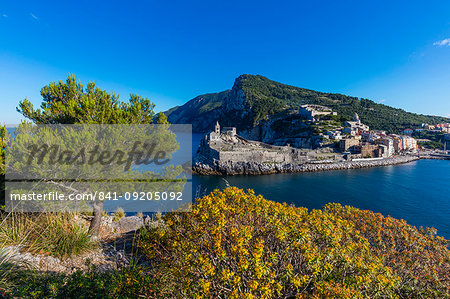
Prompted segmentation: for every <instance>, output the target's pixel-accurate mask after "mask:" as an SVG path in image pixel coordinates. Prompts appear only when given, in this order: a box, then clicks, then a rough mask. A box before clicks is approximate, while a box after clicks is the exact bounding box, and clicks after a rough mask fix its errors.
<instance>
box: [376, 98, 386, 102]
mask: <svg viewBox="0 0 450 299" xmlns="http://www.w3.org/2000/svg"><path fill="white" fill-rule="evenodd" d="M378 102H380V103H384V102H386V100H384V99H383V100H379V101H378Z"/></svg>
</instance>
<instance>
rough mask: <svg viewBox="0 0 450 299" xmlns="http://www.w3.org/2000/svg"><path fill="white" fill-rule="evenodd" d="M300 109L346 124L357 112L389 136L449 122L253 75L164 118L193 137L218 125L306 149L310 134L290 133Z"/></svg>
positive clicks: (303, 132)
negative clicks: (313, 107)
mask: <svg viewBox="0 0 450 299" xmlns="http://www.w3.org/2000/svg"><path fill="white" fill-rule="evenodd" d="M302 104H317V105H323V106H328V107H330V108H331V109H332V110H333V111H336V112H337V113H338V115H339V116H340V117H341V118H342V119H341V120H345V119H350V118H351V117H352V116H353V115H354V114H355V112H356V113H358V114H359V116H360V118H361V121H362V122H363V123H365V124H367V125H369V126H370V127H371V128H372V129H376V130H386V131H388V132H392V133H398V132H399V131H400V130H401V129H404V128H405V127H407V126H415V125H419V124H421V123H438V122H444V121H445V122H450V119H448V118H444V117H438V116H427V115H421V114H415V113H410V112H406V111H404V110H402V109H397V108H393V107H389V106H386V105H383V104H379V103H375V102H374V101H371V100H368V99H363V98H361V99H359V98H356V97H351V96H346V95H342V94H333V93H324V92H318V91H314V90H309V89H304V88H299V87H295V86H290V85H286V84H282V83H279V82H275V81H272V80H269V79H267V78H265V77H263V76H254V75H241V76H239V77H238V78H236V80H235V82H234V85H233V87H232V89H230V90H226V91H222V92H219V93H212V94H205V95H201V96H198V97H196V98H194V99H192V100H190V101H188V102H187V103H186V104H184V105H182V106H177V107H174V108H172V109H170V110H168V111H166V112H165V113H166V115H167V116H168V120H169V122H171V123H190V124H192V125H193V130H194V132H201V133H206V132H209V131H211V129H212V128H213V127H214V124H215V122H216V121H219V122H220V124H221V125H222V126H233V127H237V129H238V133H239V134H240V135H241V136H243V137H246V138H248V139H254V140H259V141H263V142H268V143H274V144H280V143H283V142H284V143H292V144H294V143H297V144H305V145H308V144H309V145H311V144H314V143H315V142H316V141H315V140H312V139H311V136H313V132H312V131H311V130H309V131H308V130H307V129H306V128H302V126H301V125H300V126H299V125H297V126H295V129H296V130H291V131H290V129H293V127H294V126H293V123H294V122H297V121H298V119H296V118H295V117H293V114H292V113H290V112H293V111H295V109H297V108H298V106H299V105H302ZM299 128H300V130H297V129H299Z"/></svg>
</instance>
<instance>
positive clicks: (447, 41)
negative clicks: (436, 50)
mask: <svg viewBox="0 0 450 299" xmlns="http://www.w3.org/2000/svg"><path fill="white" fill-rule="evenodd" d="M433 46H438V47H450V38H446V39H443V40H438V41H437V42H434V43H433Z"/></svg>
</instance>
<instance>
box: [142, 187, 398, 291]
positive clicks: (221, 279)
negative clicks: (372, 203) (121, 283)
mask: <svg viewBox="0 0 450 299" xmlns="http://www.w3.org/2000/svg"><path fill="white" fill-rule="evenodd" d="M338 208H339V206H337V205H336V206H330V207H328V208H325V209H324V210H313V211H311V212H308V211H307V209H306V208H296V207H294V206H288V205H286V204H281V203H276V202H273V201H268V200H265V199H264V198H263V197H262V196H260V195H255V194H254V192H253V191H252V190H248V191H244V190H241V189H238V188H234V187H231V188H227V189H225V190H223V191H219V190H215V191H214V192H212V193H211V194H209V195H207V196H204V197H203V198H200V199H197V200H196V204H195V205H194V206H193V207H192V212H191V213H168V214H166V215H165V216H164V217H163V219H164V221H165V226H160V227H155V228H148V229H147V231H146V233H145V234H143V235H142V237H141V240H140V247H141V249H142V251H143V252H144V254H146V256H147V257H149V258H151V259H152V260H153V261H154V264H155V267H156V268H157V273H158V275H159V279H160V281H161V282H162V284H163V285H164V286H165V288H166V292H167V293H168V295H172V296H173V295H175V296H179V297H186V296H187V297H196V298H216V297H230V298H272V297H298V298H306V297H318V298H323V297H337V298H362V297H370V298H376V297H394V298H395V297H398V295H399V293H398V290H400V289H401V288H402V284H403V281H402V277H401V276H399V275H398V274H397V273H396V272H395V271H394V270H392V268H391V267H390V265H389V264H388V263H386V260H385V257H384V256H383V255H382V254H374V253H375V252H374V250H373V249H372V248H371V243H369V241H368V239H367V238H366V237H364V233H363V232H362V233H361V232H360V231H359V229H360V228H359V226H358V225H355V223H354V219H348V217H347V216H346V217H341V216H340V215H339V212H338ZM358 211H359V210H358ZM169 293H170V294H169Z"/></svg>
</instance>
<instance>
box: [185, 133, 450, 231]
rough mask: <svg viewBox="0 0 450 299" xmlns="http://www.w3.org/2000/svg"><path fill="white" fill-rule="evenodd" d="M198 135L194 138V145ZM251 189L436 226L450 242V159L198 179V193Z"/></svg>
mask: <svg viewBox="0 0 450 299" xmlns="http://www.w3.org/2000/svg"><path fill="white" fill-rule="evenodd" d="M196 138H198V136H194V142H193V146H196V144H198V143H197V142H196ZM225 180H226V181H228V182H229V184H230V185H231V186H236V187H239V188H244V189H247V188H251V189H254V190H255V191H256V192H257V193H259V194H262V195H263V196H264V197H265V198H266V199H270V200H274V201H278V202H286V203H288V204H294V205H295V206H303V207H306V208H308V209H319V208H321V207H322V206H324V205H325V204H327V203H329V202H338V203H341V204H343V205H351V206H354V207H357V208H360V209H368V210H372V211H374V212H379V213H382V214H383V215H391V216H393V217H395V218H401V219H405V220H406V221H407V222H408V223H409V224H412V225H415V226H427V227H435V228H436V229H437V230H438V235H441V236H444V237H446V238H447V239H450V161H449V160H446V161H442V160H419V161H415V162H412V163H408V164H402V165H396V166H386V167H377V168H366V169H352V170H339V171H328V172H315V173H296V174H274V175H262V176H228V177H217V176H194V177H193V190H194V192H196V193H197V194H199V195H203V194H204V193H206V192H210V191H212V190H213V189H215V188H224V187H225V186H226V182H225Z"/></svg>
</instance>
